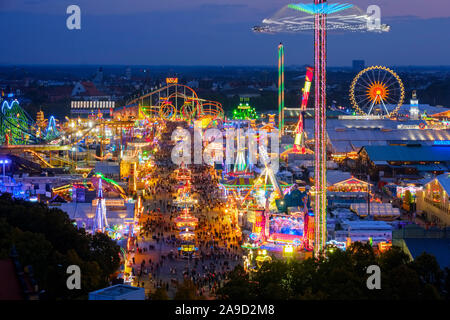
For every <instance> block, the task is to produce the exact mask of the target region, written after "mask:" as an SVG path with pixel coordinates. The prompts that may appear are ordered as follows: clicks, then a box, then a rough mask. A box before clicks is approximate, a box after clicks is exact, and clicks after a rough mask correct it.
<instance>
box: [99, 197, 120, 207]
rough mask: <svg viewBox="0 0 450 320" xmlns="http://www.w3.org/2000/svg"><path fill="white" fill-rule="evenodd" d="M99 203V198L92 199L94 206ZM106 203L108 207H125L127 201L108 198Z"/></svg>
mask: <svg viewBox="0 0 450 320" xmlns="http://www.w3.org/2000/svg"><path fill="white" fill-rule="evenodd" d="M97 204H98V199H94V200H92V206H93V207H96V206H97ZM105 205H106V206H107V207H123V206H124V205H125V202H124V201H123V199H106V200H105Z"/></svg>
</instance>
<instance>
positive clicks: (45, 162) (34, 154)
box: [23, 149, 54, 168]
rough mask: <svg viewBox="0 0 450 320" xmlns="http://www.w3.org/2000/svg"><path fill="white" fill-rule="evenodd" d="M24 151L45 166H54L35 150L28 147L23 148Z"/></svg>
mask: <svg viewBox="0 0 450 320" xmlns="http://www.w3.org/2000/svg"><path fill="white" fill-rule="evenodd" d="M23 151H24V152H28V153H30V154H31V155H33V156H35V157H36V158H37V159H38V160H39V161H41V162H42V163H43V164H44V165H45V166H47V167H48V168H54V166H52V165H51V164H50V163H48V162H47V161H46V160H45V159H44V158H43V157H42V156H41V155H40V154H38V153H37V152H36V151H33V150H30V149H25V150H23Z"/></svg>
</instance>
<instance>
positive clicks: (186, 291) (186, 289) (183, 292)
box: [174, 279, 199, 300]
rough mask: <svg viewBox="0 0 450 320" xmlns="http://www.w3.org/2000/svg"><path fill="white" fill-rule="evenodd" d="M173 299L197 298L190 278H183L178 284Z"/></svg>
mask: <svg viewBox="0 0 450 320" xmlns="http://www.w3.org/2000/svg"><path fill="white" fill-rule="evenodd" d="M174 299H175V300H199V297H198V296H197V288H196V287H195V285H194V282H192V280H190V279H184V281H183V283H182V284H181V285H179V286H178V288H177V292H176V293H175V298H174Z"/></svg>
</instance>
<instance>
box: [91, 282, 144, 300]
mask: <svg viewBox="0 0 450 320" xmlns="http://www.w3.org/2000/svg"><path fill="white" fill-rule="evenodd" d="M89 300H145V289H144V288H138V287H132V286H127V285H124V284H116V285H115V286H111V287H108V288H104V289H100V290H97V291H94V292H89Z"/></svg>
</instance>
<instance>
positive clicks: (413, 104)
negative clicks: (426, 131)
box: [409, 90, 419, 120]
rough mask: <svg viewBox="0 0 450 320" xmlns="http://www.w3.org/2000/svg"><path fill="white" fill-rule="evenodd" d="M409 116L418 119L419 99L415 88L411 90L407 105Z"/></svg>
mask: <svg viewBox="0 0 450 320" xmlns="http://www.w3.org/2000/svg"><path fill="white" fill-rule="evenodd" d="M409 118H410V119H411V120H419V99H418V98H417V93H416V90H413V92H412V97H411V101H410V107H409Z"/></svg>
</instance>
